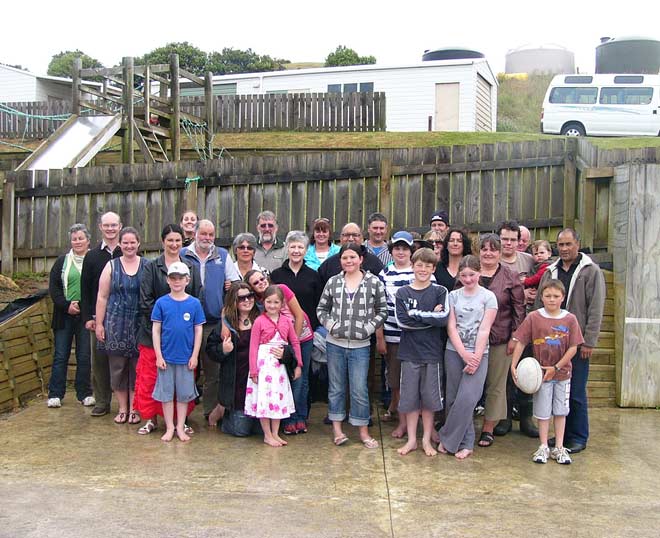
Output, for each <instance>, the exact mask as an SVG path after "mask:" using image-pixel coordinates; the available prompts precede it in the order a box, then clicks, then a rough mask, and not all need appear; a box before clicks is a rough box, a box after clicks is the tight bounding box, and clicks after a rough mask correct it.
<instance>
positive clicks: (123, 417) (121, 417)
mask: <svg viewBox="0 0 660 538" xmlns="http://www.w3.org/2000/svg"><path fill="white" fill-rule="evenodd" d="M127 421H128V413H119V414H118V415H117V416H116V417H115V424H126V422H127Z"/></svg>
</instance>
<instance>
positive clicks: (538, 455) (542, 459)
mask: <svg viewBox="0 0 660 538" xmlns="http://www.w3.org/2000/svg"><path fill="white" fill-rule="evenodd" d="M549 456H550V449H549V448H548V447H547V446H545V445H541V446H540V447H538V448H537V449H536V452H534V454H532V461H533V462H534V463H548V457H549Z"/></svg>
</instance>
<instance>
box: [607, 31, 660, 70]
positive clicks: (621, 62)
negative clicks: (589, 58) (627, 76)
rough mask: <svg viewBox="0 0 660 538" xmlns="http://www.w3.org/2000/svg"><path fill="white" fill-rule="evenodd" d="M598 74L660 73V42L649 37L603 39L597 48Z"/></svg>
mask: <svg viewBox="0 0 660 538" xmlns="http://www.w3.org/2000/svg"><path fill="white" fill-rule="evenodd" d="M596 73H643V74H647V75H657V74H658V73H660V41H658V40H657V39H651V38H648V37H613V38H609V37H603V38H601V43H600V45H598V46H597V47H596Z"/></svg>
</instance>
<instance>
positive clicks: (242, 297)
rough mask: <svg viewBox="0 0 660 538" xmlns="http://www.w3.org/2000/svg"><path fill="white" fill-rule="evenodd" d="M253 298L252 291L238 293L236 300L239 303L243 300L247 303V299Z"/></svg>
mask: <svg viewBox="0 0 660 538" xmlns="http://www.w3.org/2000/svg"><path fill="white" fill-rule="evenodd" d="M253 299H254V293H253V292H250V293H246V294H245V295H239V296H238V302H239V303H240V302H245V303H247V302H248V301H251V300H253Z"/></svg>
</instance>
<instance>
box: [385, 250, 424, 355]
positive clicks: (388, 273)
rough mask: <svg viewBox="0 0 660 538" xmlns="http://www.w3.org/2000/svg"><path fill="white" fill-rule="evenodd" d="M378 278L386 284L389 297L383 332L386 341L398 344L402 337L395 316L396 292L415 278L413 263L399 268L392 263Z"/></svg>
mask: <svg viewBox="0 0 660 538" xmlns="http://www.w3.org/2000/svg"><path fill="white" fill-rule="evenodd" d="M378 278H380V281H381V282H382V283H383V285H384V286H385V295H386V297H387V319H386V320H385V325H384V326H383V333H384V334H385V342H387V343H389V344H398V343H399V340H400V338H401V329H399V325H398V324H397V322H396V317H395V316H394V308H395V303H396V292H397V290H398V289H399V288H402V287H403V286H407V285H408V284H410V283H411V282H412V281H413V280H414V279H415V273H413V268H412V265H409V266H408V267H404V268H403V269H397V268H396V267H395V265H394V264H393V263H392V264H390V265H388V266H387V267H386V268H385V269H383V270H382V271H381V272H380V273H379V274H378Z"/></svg>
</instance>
